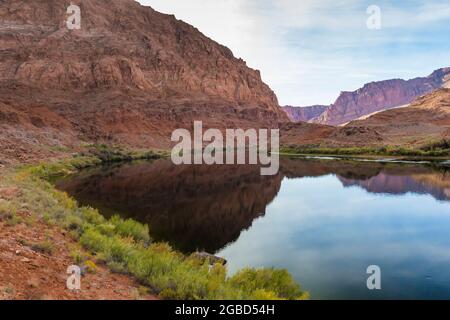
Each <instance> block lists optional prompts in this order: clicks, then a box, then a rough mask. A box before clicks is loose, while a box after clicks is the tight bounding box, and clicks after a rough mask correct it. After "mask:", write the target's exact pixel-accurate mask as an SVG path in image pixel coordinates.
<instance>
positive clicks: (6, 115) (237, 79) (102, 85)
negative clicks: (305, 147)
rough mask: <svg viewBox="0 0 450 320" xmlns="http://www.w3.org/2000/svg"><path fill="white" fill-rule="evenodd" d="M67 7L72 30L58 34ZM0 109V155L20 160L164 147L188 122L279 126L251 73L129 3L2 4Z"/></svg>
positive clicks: (195, 35) (47, 0)
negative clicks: (84, 149) (80, 150)
mask: <svg viewBox="0 0 450 320" xmlns="http://www.w3.org/2000/svg"><path fill="white" fill-rule="evenodd" d="M71 4H75V5H78V6H79V7H80V9H81V29H80V30H69V29H68V28H67V26H66V20H67V18H68V14H67V8H68V6H69V5H71ZM0 106H1V108H0V128H1V131H0V147H2V149H3V150H4V154H5V155H10V156H11V157H15V158H17V157H19V158H24V159H26V158H27V157H30V156H31V155H32V154H33V153H36V152H43V150H51V149H52V148H59V147H61V146H68V145H70V146H73V145H77V144H79V143H80V141H86V142H91V141H94V142H101V141H103V142H107V143H120V144H131V145H133V146H134V147H138V146H142V147H167V146H168V144H169V143H170V134H171V132H172V130H173V129H175V128H179V127H181V128H183V127H185V128H191V127H192V122H193V120H203V121H204V122H205V124H206V126H210V127H218V128H222V127H242V128H245V127H258V126H261V127H277V126H278V123H279V122H280V121H287V117H286V115H285V114H284V112H283V111H282V110H281V108H279V106H278V102H277V97H276V96H275V94H274V93H273V91H272V90H271V89H270V88H269V87H268V86H267V85H266V84H264V83H263V82H262V80H261V76H260V73H259V71H257V70H252V69H250V68H249V67H247V65H246V63H245V62H244V61H243V60H242V59H238V58H235V57H234V56H233V53H232V52H231V51H230V50H229V49H228V48H226V47H224V46H222V45H220V44H218V43H216V42H214V41H213V40H211V39H209V38H208V37H206V36H204V35H203V34H202V33H201V32H199V31H198V30H197V29H195V28H194V27H192V26H190V25H188V24H186V23H184V22H182V21H180V20H177V19H176V18H175V17H174V16H172V15H165V14H161V13H158V12H156V11H155V10H153V9H152V8H150V7H144V6H142V5H140V4H139V3H137V2H135V1H133V0H109V1H105V0H72V1H69V0H33V1H17V0H2V1H1V6H0ZM43 145H46V146H50V148H42V146H43ZM18 146H20V147H18Z"/></svg>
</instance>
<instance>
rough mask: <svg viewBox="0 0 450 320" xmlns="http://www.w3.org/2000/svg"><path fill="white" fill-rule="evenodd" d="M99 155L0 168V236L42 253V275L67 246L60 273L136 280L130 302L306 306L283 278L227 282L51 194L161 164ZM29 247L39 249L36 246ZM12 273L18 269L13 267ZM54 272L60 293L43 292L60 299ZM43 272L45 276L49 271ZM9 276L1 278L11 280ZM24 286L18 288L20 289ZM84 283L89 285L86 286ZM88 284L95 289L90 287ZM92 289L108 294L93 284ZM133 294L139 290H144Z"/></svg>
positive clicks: (138, 232) (247, 274)
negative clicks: (84, 174)
mask: <svg viewBox="0 0 450 320" xmlns="http://www.w3.org/2000/svg"><path fill="white" fill-rule="evenodd" d="M100 149H103V150H100V151H101V152H99V154H95V153H91V154H82V155H78V156H74V157H73V158H71V159H66V160H62V161H58V162H53V163H41V164H39V165H28V166H21V167H19V168H14V169H12V168H7V169H5V168H3V171H4V174H3V175H2V180H1V181H0V188H1V190H9V191H8V192H6V193H7V195H2V196H1V201H0V217H1V221H2V223H3V224H5V225H7V226H8V228H25V227H26V228H27V229H29V230H33V233H34V234H35V235H37V236H38V238H36V239H35V240H33V239H24V240H23V241H20V242H18V243H19V245H20V246H21V247H20V248H23V249H22V250H26V251H27V252H28V251H29V250H31V251H33V248H35V249H36V248H38V247H43V248H47V249H45V250H43V253H41V254H44V255H45V256H46V259H47V260H48V262H49V263H48V265H45V264H44V265H43V266H42V268H41V270H46V272H47V271H48V270H51V269H49V266H50V265H51V264H52V263H53V261H56V260H57V259H61V256H60V254H59V253H60V252H62V250H63V248H70V247H71V246H72V244H75V245H77V246H78V249H77V250H70V249H68V250H69V251H70V255H69V256H70V257H72V261H69V260H62V261H64V262H63V263H62V264H58V265H60V269H61V268H62V266H63V265H65V264H69V265H70V264H78V265H81V266H83V265H87V270H89V268H93V269H97V268H99V269H97V270H96V271H97V273H96V274H98V275H105V274H107V273H108V272H109V271H107V270H111V271H112V272H114V276H115V275H116V274H117V275H121V276H125V277H129V279H136V280H130V281H135V282H136V284H137V286H136V288H137V289H136V290H137V291H136V290H132V291H133V292H134V293H133V294H135V293H136V292H138V293H139V292H144V293H146V294H147V295H148V296H149V297H154V296H158V297H159V298H161V299H304V298H307V296H308V295H307V294H306V293H304V292H303V291H301V289H300V286H299V285H298V284H296V283H295V282H294V281H293V279H292V277H291V276H290V275H289V273H288V272H287V271H285V270H274V269H257V270H255V269H244V270H242V271H240V272H238V273H236V274H235V275H234V276H233V277H227V270H226V267H225V266H223V265H221V264H215V265H213V266H211V267H210V266H209V264H208V263H207V262H206V263H204V262H202V261H200V260H199V259H198V258H196V257H195V256H194V255H192V256H184V255H182V254H181V253H178V252H176V251H175V250H173V249H172V248H171V247H170V246H169V245H167V244H161V243H154V242H153V241H152V240H151V238H150V236H149V227H148V226H146V225H143V224H140V223H138V222H136V221H133V220H130V219H129V220H123V219H120V218H118V217H113V218H111V219H109V220H108V219H105V218H104V217H103V216H102V215H100V213H99V212H98V211H97V210H95V209H93V208H89V207H81V206H79V205H78V204H77V203H76V201H75V200H73V199H72V198H70V197H68V196H67V195H66V194H65V193H62V192H60V191H57V190H56V189H55V188H54V186H53V185H52V184H51V183H50V182H49V180H50V179H51V178H52V177H54V176H57V175H65V174H69V173H72V172H76V171H78V170H80V169H82V168H87V167H91V166H96V165H100V164H102V163H104V162H114V161H123V160H126V161H131V160H133V159H135V158H136V159H137V158H141V159H153V158H158V157H162V156H164V154H163V153H155V152H149V153H139V154H134V155H132V154H130V153H126V154H125V157H124V154H123V153H121V152H116V151H113V152H112V153H111V151H110V150H108V149H107V148H106V147H105V148H100ZM97 151H98V150H97ZM11 190H14V191H11ZM24 213H26V215H24ZM44 226H49V228H50V227H51V228H54V230H56V231H55V232H57V234H60V235H61V236H62V238H61V237H59V238H58V240H56V238H55V236H54V235H53V233H52V234H49V235H48V237H47V229H45V228H43V227H44ZM150 228H151V227H150ZM15 234H16V232H15V229H10V231H9V233H8V234H5V235H4V236H3V237H2V241H10V240H11V237H13V236H14V235H15ZM8 239H9V240H8ZM38 240H39V241H38ZM17 241H19V240H17ZM17 241H16V242H17ZM35 242H39V243H38V245H37V246H36V243H35ZM41 242H42V243H41ZM55 242H57V243H58V249H57V250H55V251H54V252H52V251H53V249H48V247H51V245H49V244H51V243H55ZM59 245H61V247H59ZM20 248H18V249H16V248H15V247H14V248H12V250H14V249H16V250H18V251H21V249H20ZM66 253H67V252H66ZM66 256H67V255H66ZM24 258H25V257H24ZM26 259H29V258H26ZM2 260H3V259H2ZM30 260H31V259H30ZM27 261H28V260H23V261H22V259H21V260H19V262H20V263H24V264H26V263H28V262H27ZM93 266H95V267H93ZM16 267H17V268H19V266H16ZM60 269H58V270H55V273H56V274H57V275H55V276H57V277H58V279H59V280H58V281H57V285H58V287H59V289H60V290H59V291H58V290H56V291H55V290H54V289H52V290H49V291H53V292H65V290H66V289H65V279H66V276H67V275H66V274H65V270H60ZM12 271H13V270H12V269H11V272H12ZM11 272H10V273H11ZM49 272H50V273H52V271H49ZM10 273H9V277H11V276H12V275H11V274H10ZM111 274H112V273H111ZM25 278H26V277H24V278H23V281H24V282H25V283H26V281H27V279H25ZM83 279H84V278H83ZM86 279H87V278H86ZM0 280H2V283H1V284H0V286H5V285H6V286H8V283H6V282H7V281H6V280H4V279H0ZM87 282H89V283H91V281H90V280H88V281H87ZM96 284H97V285H98V283H97V282H96ZM100 286H101V287H103V288H107V287H108V286H102V285H101V284H100ZM140 286H141V287H145V288H146V290H143V289H142V288H141V287H140ZM16 287H17V288H23V287H24V285H23V284H22V285H18V284H17V285H16ZM5 290H6V291H7V292H14V290H17V289H11V288H9V289H8V288H6V289H5ZM20 290H23V289H19V291H20ZM113 290H114V289H112V290H110V291H113ZM45 297H46V293H45V290H43V291H42V294H41V295H40V296H38V297H37V298H45ZM131 297H132V296H125V297H124V298H125V299H129V298H131ZM15 298H18V296H15ZM51 298H54V299H66V298H71V296H64V295H58V294H57V296H51ZM98 298H101V297H100V296H98V297H95V296H93V297H92V299H98ZM105 298H107V299H109V298H111V299H115V298H116V297H108V296H106V297H105ZM144 298H145V294H144Z"/></svg>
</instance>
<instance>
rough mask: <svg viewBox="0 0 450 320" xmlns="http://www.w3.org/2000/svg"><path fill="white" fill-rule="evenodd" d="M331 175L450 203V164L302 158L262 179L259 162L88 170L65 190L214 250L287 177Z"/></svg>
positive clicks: (170, 237)
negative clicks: (444, 166)
mask: <svg viewBox="0 0 450 320" xmlns="http://www.w3.org/2000/svg"><path fill="white" fill-rule="evenodd" d="M329 175H335V176H336V179H338V180H339V181H341V183H342V185H343V186H345V187H348V186H357V187H360V188H363V189H365V190H367V191H368V192H371V193H389V194H396V195H402V194H405V193H408V192H412V193H417V194H430V195H432V196H433V197H434V198H436V199H439V200H450V176H449V174H448V172H447V171H445V170H444V169H441V170H440V171H436V170H433V169H431V168H427V167H423V166H414V165H398V164H380V163H365V162H352V161H325V160H323V161H318V160H302V159H282V161H281V173H280V174H279V175H277V176H274V177H267V176H265V177H263V176H261V175H260V170H259V167H257V166H245V165H239V166H228V165H223V166H174V165H172V163H171V161H170V160H158V161H155V162H152V163H149V162H142V163H138V164H126V165H122V166H114V167H104V168H98V169H94V170H86V171H83V172H81V173H80V174H78V175H75V176H72V177H68V178H67V179H64V180H61V181H59V182H58V183H57V187H58V188H59V189H62V190H64V191H67V192H68V193H69V194H71V195H73V196H74V197H75V198H76V199H77V200H78V201H79V202H80V203H81V204H83V205H91V206H93V207H96V208H98V209H100V211H101V212H102V213H104V214H105V215H107V216H110V215H112V214H116V213H117V214H120V215H122V216H124V217H129V218H134V219H137V220H139V221H141V222H143V223H147V224H148V225H149V226H150V230H151V231H150V232H151V235H152V236H153V237H154V238H155V239H156V240H158V241H168V242H170V243H171V244H172V245H174V247H176V248H177V249H179V250H182V251H184V252H192V251H195V250H206V251H208V252H211V253H214V252H217V251H218V250H220V249H222V248H223V247H224V246H226V245H227V244H229V243H232V242H234V241H236V240H237V239H238V238H239V236H240V234H241V232H242V231H243V230H247V229H249V228H250V227H251V226H252V224H253V221H255V219H257V218H259V217H262V216H264V215H265V213H266V208H267V206H268V205H269V204H270V203H271V202H272V201H273V200H274V199H275V198H276V197H277V195H278V192H279V191H280V188H282V181H283V179H284V178H289V179H302V178H314V177H322V176H329ZM300 196H301V195H299V197H300Z"/></svg>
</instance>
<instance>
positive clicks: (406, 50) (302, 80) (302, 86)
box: [139, 0, 450, 106]
mask: <svg viewBox="0 0 450 320" xmlns="http://www.w3.org/2000/svg"><path fill="white" fill-rule="evenodd" d="M139 2H141V3H142V4H144V5H150V6H152V7H153V8H154V9H155V10H158V11H161V12H164V13H171V14H175V16H176V17H177V18H178V19H181V20H184V21H186V22H188V23H190V24H192V25H194V26H195V27H197V28H198V29H199V30H200V31H202V32H203V33H204V34H205V35H207V36H209V37H211V38H212V39H214V40H216V41H218V42H219V43H221V44H224V45H226V46H227V47H229V48H230V49H231V50H232V51H233V52H234V54H235V56H237V57H241V58H243V59H244V60H245V61H247V64H248V65H249V66H250V67H252V68H255V69H258V70H261V74H262V77H263V80H264V81H265V82H266V83H267V84H269V85H270V86H271V88H272V89H273V90H274V91H275V93H276V94H277V96H278V99H279V101H280V104H281V105H286V104H290V105H297V106H304V105H312V104H330V103H332V102H334V100H335V99H336V98H337V96H338V95H339V93H340V92H341V91H352V90H356V89H357V88H359V87H361V86H362V85H364V84H365V83H367V82H371V81H377V80H385V79H391V78H404V79H409V78H413V77H417V76H426V75H428V74H430V73H431V72H432V71H433V70H435V69H438V68H441V67H450V0H395V1H394V0H390V1H388V0H384V1H382V0H370V1H366V0H214V1H211V0H189V1H186V0H139ZM371 5H376V6H378V7H379V8H380V10H381V29H380V30H370V29H368V27H367V20H368V18H369V17H370V14H368V13H367V8H368V7H369V6H371Z"/></svg>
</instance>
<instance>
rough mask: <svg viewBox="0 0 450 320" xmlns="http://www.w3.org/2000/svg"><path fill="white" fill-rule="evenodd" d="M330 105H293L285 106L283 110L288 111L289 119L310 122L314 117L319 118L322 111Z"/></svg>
mask: <svg viewBox="0 0 450 320" xmlns="http://www.w3.org/2000/svg"><path fill="white" fill-rule="evenodd" d="M328 107H329V106H321V105H316V106H311V107H303V108H302V107H293V106H285V107H283V111H284V112H286V114H287V116H288V118H289V120H291V121H293V122H300V121H303V122H308V121H310V120H312V119H314V118H317V117H318V116H320V115H321V114H322V113H324V112H325V110H326V109H327V108H328Z"/></svg>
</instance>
